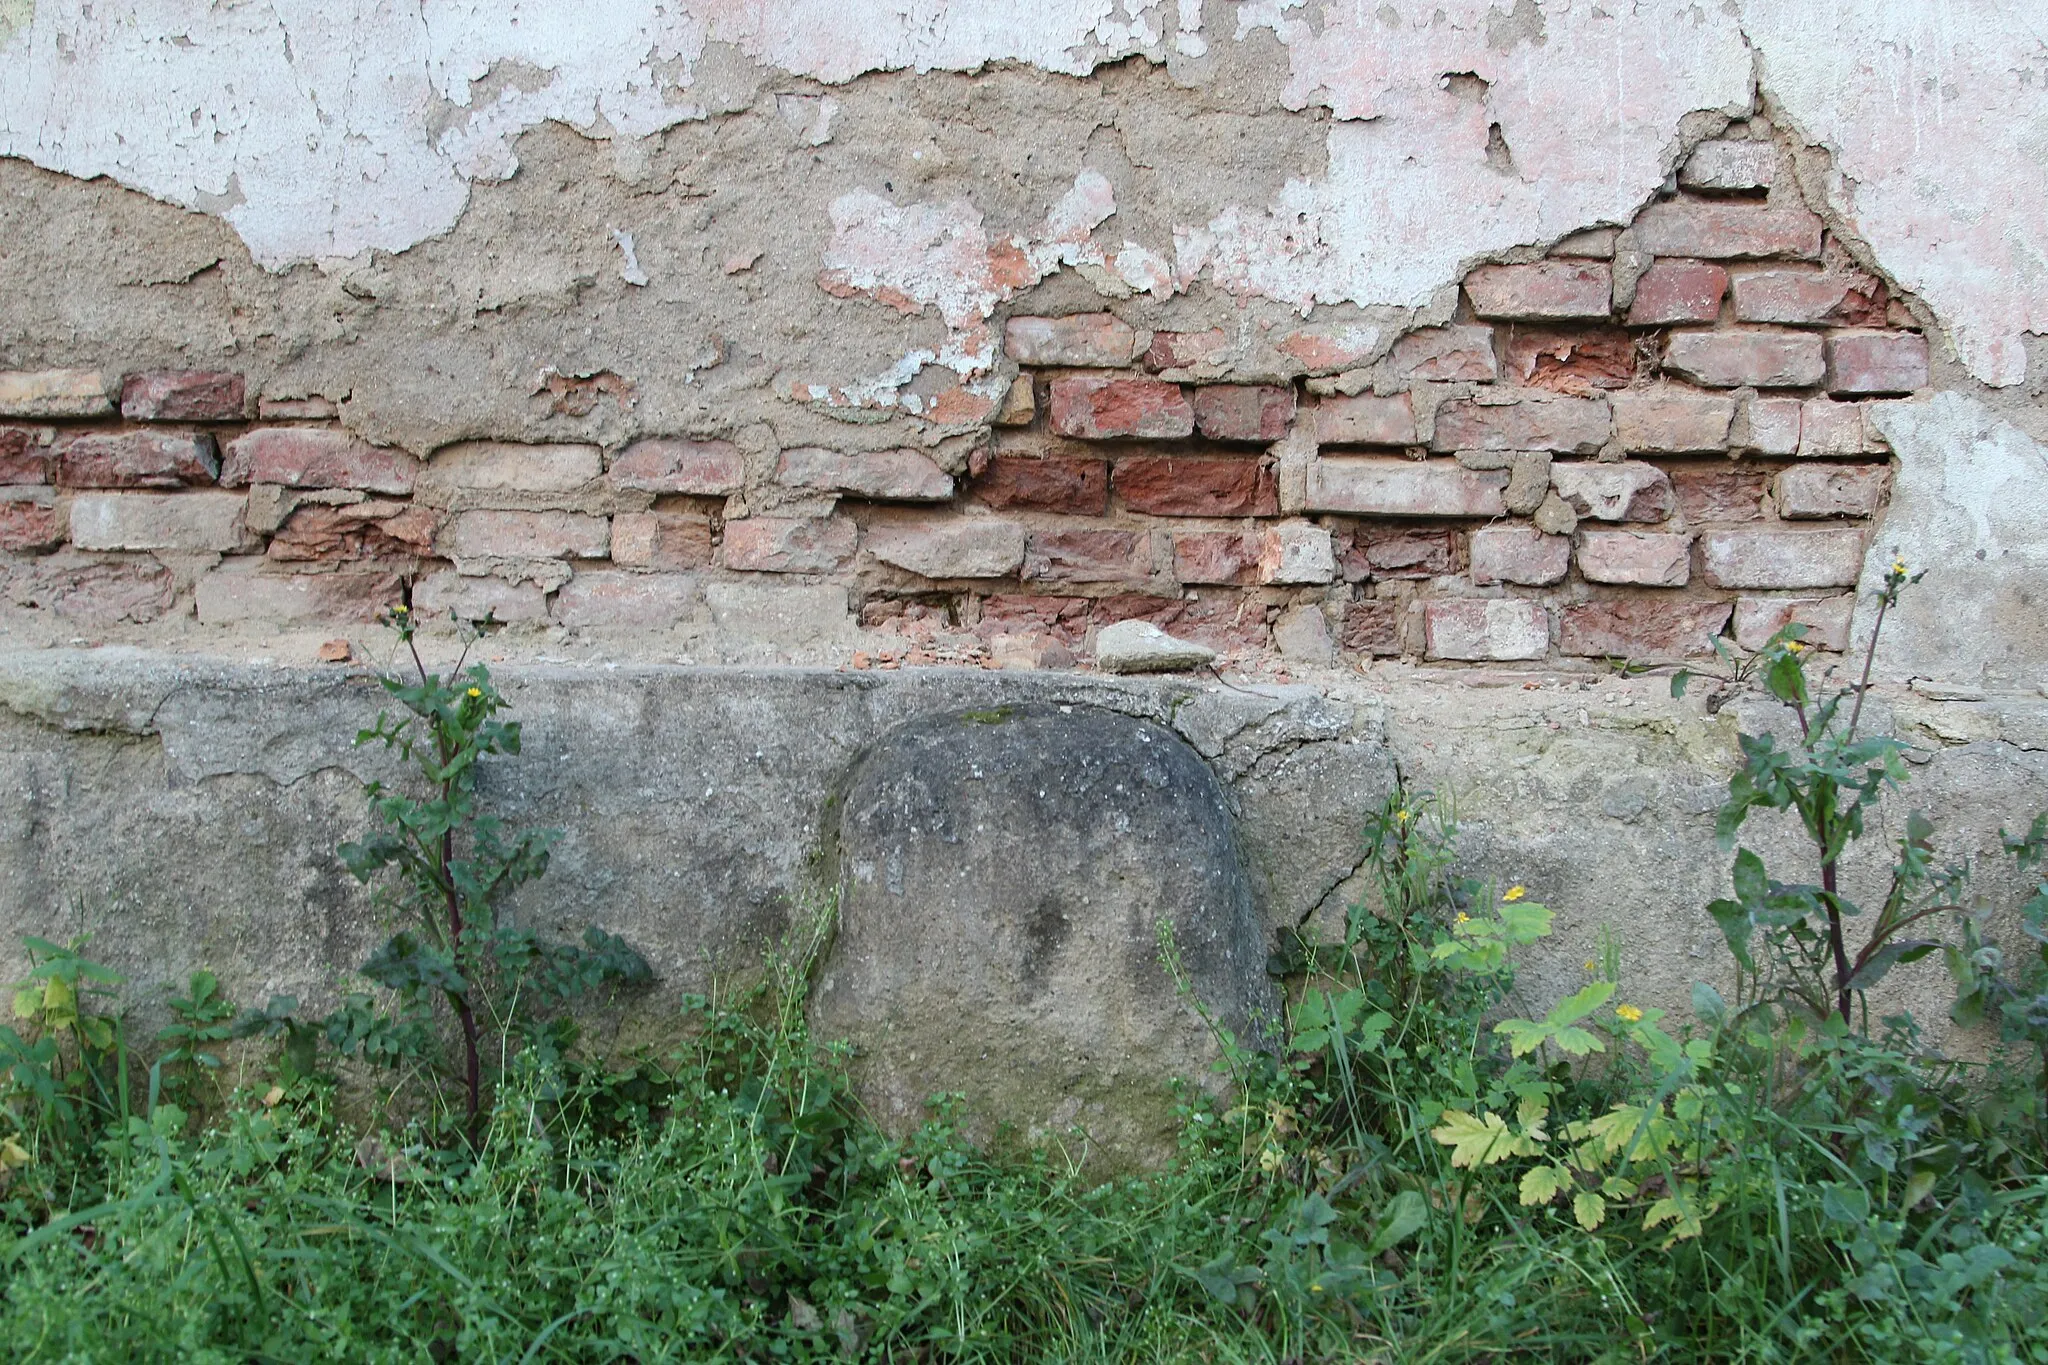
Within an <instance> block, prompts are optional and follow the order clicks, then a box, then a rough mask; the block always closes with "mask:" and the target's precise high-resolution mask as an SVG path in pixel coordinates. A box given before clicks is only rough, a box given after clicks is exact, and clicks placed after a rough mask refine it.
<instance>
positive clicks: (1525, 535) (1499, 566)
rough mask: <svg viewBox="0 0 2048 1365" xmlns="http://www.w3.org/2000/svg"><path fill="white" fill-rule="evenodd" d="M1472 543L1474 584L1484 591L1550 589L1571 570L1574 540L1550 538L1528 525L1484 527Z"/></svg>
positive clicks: (1476, 532)
mask: <svg viewBox="0 0 2048 1365" xmlns="http://www.w3.org/2000/svg"><path fill="white" fill-rule="evenodd" d="M1470 543H1471V554H1472V581H1473V582H1474V583H1477V584H1479V585H1480V586H1482V587H1487V586H1491V585H1493V584H1495V583H1519V584H1522V585H1524V586H1527V587H1532V588H1541V587H1548V586H1550V585H1551V584H1553V583H1562V582H1564V577H1565V574H1566V573H1568V572H1570V570H1571V563H1572V542H1571V537H1569V536H1547V535H1545V534H1543V532H1541V531H1539V530H1537V529H1536V528H1535V527H1534V526H1531V525H1529V524H1528V523H1526V522H1512V521H1511V522H1502V523H1500V524H1498V525H1494V526H1482V527H1480V528H1479V529H1478V530H1476V531H1474V532H1473V533H1472V537H1471V542H1470Z"/></svg>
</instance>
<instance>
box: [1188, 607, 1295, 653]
mask: <svg viewBox="0 0 2048 1365" xmlns="http://www.w3.org/2000/svg"><path fill="white" fill-rule="evenodd" d="M1171 629H1172V631H1173V633H1174V634H1175V635H1177V636H1179V637H1180V638H1182V639H1184V640H1193V641H1194V642H1195V643H1196V644H1198V645H1207V646H1209V648H1211V649H1213V650H1215V651H1216V652H1217V653H1219V654H1238V655H1244V654H1257V653H1261V652H1263V651H1265V650H1266V649H1268V648H1270V647H1271V646H1272V635H1271V632H1270V631H1268V630H1267V629H1266V609H1265V607H1264V606H1263V605H1262V604H1261V603H1260V602H1259V601H1258V599H1257V598H1256V597H1252V596H1247V595H1244V594H1241V593H1224V594H1221V595H1217V596H1209V597H1202V598H1198V599H1196V600H1195V601H1192V602H1182V603H1181V609H1180V611H1179V613H1178V614H1176V615H1175V616H1174V618H1173V624H1172V627H1171Z"/></svg>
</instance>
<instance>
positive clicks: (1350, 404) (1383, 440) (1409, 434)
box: [1315, 393, 1415, 446]
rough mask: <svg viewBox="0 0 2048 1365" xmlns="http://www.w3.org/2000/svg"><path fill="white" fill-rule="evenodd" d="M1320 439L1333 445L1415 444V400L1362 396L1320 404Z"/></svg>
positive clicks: (1400, 396)
mask: <svg viewBox="0 0 2048 1365" xmlns="http://www.w3.org/2000/svg"><path fill="white" fill-rule="evenodd" d="M1315 412H1316V440H1317V441H1319V442H1321V443H1322V444H1323V445H1330V446H1408V445H1413V444H1415V401H1414V399H1412V398H1410V397H1409V396H1408V395H1407V394H1406V393H1395V394H1389V395H1387V396H1385V397H1380V396H1379V395H1377V394H1370V393H1361V394H1358V395H1357V396H1355V397H1351V398H1325V399H1322V400H1321V401H1320V402H1318V403H1317V404H1316V409H1315Z"/></svg>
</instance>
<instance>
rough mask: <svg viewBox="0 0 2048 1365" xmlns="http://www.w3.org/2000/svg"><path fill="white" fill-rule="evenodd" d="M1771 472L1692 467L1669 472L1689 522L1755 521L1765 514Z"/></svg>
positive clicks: (1682, 509) (1680, 506)
mask: <svg viewBox="0 0 2048 1365" xmlns="http://www.w3.org/2000/svg"><path fill="white" fill-rule="evenodd" d="M1770 478H1771V476H1770V473H1769V471H1768V470H1763V469H1742V468H1730V467H1715V466H1712V465H1708V466H1697V465H1695V466H1689V467H1687V468H1684V469H1674V470H1672V471H1670V479H1671V489H1672V492H1673V493H1675V494H1677V496H1678V507H1679V510H1680V511H1682V512H1683V513H1684V514H1685V519H1686V521H1687V522H1689V523H1692V524H1694V525H1698V524H1700V523H1702V522H1718V521H1756V520H1757V519H1759V518H1760V517H1762V516H1763V514H1764V492H1765V489H1766V488H1767V487H1768V485H1769V483H1770Z"/></svg>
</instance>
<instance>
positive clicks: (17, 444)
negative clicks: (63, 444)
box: [0, 427, 50, 484]
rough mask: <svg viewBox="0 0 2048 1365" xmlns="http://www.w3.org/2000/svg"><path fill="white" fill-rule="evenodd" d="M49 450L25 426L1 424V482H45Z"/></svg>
mask: <svg viewBox="0 0 2048 1365" xmlns="http://www.w3.org/2000/svg"><path fill="white" fill-rule="evenodd" d="M49 481H50V451H49V448H48V447H47V446H45V445H44V444H43V443H42V441H41V439H40V438H39V437H38V436H37V434H36V433H35V432H33V431H29V430H28V429H26V428H24V427H0V484H17V483H30V484H36V483H48V482H49Z"/></svg>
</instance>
